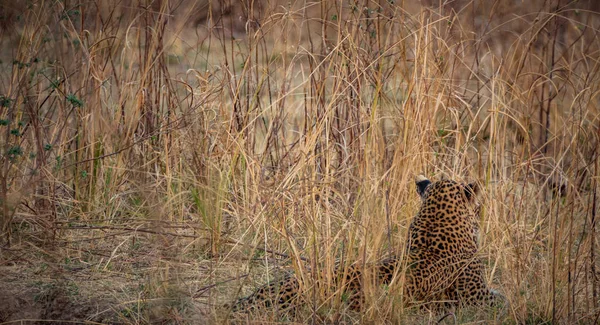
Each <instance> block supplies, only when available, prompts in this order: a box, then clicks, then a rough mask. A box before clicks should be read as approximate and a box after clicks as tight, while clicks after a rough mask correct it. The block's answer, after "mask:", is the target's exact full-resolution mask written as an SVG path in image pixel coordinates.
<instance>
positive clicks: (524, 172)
mask: <svg viewBox="0 0 600 325" xmlns="http://www.w3.org/2000/svg"><path fill="white" fill-rule="evenodd" d="M0 8H2V17H3V23H2V24H1V26H0V27H2V29H1V35H2V37H1V42H2V49H3V50H2V51H1V53H0V54H1V55H2V67H3V68H2V70H1V71H2V72H1V76H2V77H1V78H0V93H1V94H2V97H1V100H0V106H2V110H1V114H0V129H3V131H2V132H0V144H1V146H2V155H1V156H0V160H1V164H0V189H1V191H0V208H1V211H2V213H1V218H0V221H1V226H2V242H3V244H2V261H3V262H2V267H3V268H5V270H8V271H10V270H13V271H14V270H18V272H21V273H23V274H26V275H30V276H29V277H24V278H22V279H21V281H22V283H23V285H25V286H26V285H29V284H30V285H31V286H33V287H34V288H35V290H37V292H40V294H42V293H44V292H45V293H47V292H48V286H46V285H45V284H44V285H40V284H39V281H38V282H36V278H40V277H42V278H44V279H46V282H47V283H50V284H52V286H53V288H54V287H66V288H67V289H68V290H63V291H60V292H62V293H63V294H64V295H66V296H68V299H69V301H70V302H69V303H70V304H71V305H77V304H84V303H85V301H88V300H91V301H94V300H96V301H101V302H102V304H101V305H102V308H104V309H102V308H101V310H102V312H84V311H81V312H79V313H75V311H72V312H70V313H69V312H67V311H63V312H62V314H60V313H59V314H58V315H57V314H52V315H54V316H52V317H50V316H47V317H46V318H52V319H80V318H82V317H85V318H87V319H90V320H96V321H105V322H114V321H118V322H124V323H153V322H159V321H160V322H177V323H197V322H200V321H210V322H225V321H226V320H227V319H229V318H231V317H234V318H235V317H237V319H238V320H239V319H240V317H243V316H240V315H233V314H232V313H231V311H230V310H229V309H228V308H225V307H222V306H223V305H224V304H226V303H229V302H231V301H233V300H234V299H235V298H236V297H238V296H241V295H244V294H246V293H248V292H249V291H251V290H252V288H254V287H256V286H257V285H261V284H263V283H266V282H268V281H273V280H274V279H276V278H277V276H278V274H281V272H283V270H282V269H287V270H293V272H295V273H296V275H297V276H298V278H299V279H300V280H301V284H302V288H303V294H304V295H305V297H308V299H307V301H308V302H309V303H308V304H306V305H304V306H302V308H300V309H299V310H298V312H297V314H295V315H293V314H280V313H278V312H277V311H264V312H262V313H260V314H257V315H252V317H253V318H252V320H254V321H257V322H264V321H267V320H271V321H285V320H287V321H297V322H313V323H325V322H336V321H337V322H345V323H353V322H357V323H366V322H369V323H399V322H400V323H406V322H423V323H424V322H435V321H436V320H437V319H438V318H436V317H435V316H432V315H423V314H421V313H420V312H419V311H415V310H411V309H407V308H405V307H404V305H403V304H402V290H401V289H402V280H401V279H402V278H401V276H399V277H397V280H396V281H394V282H393V283H392V284H391V285H390V286H389V287H383V288H382V287H380V286H377V285H375V284H374V283H371V282H368V281H367V283H366V284H365V288H364V293H365V299H366V301H365V308H364V309H363V311H362V312H361V313H356V312H353V311H351V310H348V308H347V305H346V304H345V303H344V302H345V300H346V299H347V297H346V296H345V294H343V293H342V292H341V291H340V288H339V287H337V286H335V285H334V283H335V281H336V279H335V278H336V276H335V274H334V269H335V268H336V265H338V264H339V265H342V268H341V269H342V270H343V269H345V266H350V265H351V264H352V263H359V264H360V265H363V266H364V268H365V269H368V268H369V265H371V264H372V263H375V262H377V261H378V260H380V259H382V258H384V257H386V256H390V255H399V256H401V255H402V254H403V251H402V249H403V248H404V240H405V237H406V230H407V226H408V225H409V223H410V221H411V218H412V217H413V216H414V214H415V213H416V211H417V209H418V204H419V202H418V199H417V196H416V193H415V191H414V189H413V188H414V185H413V177H414V175H415V174H417V173H426V174H428V175H430V176H431V177H432V178H440V177H450V178H454V179H457V180H469V181H471V180H475V181H478V182H480V184H481V188H482V189H484V191H483V194H482V195H481V197H480V201H481V203H482V206H483V213H482V220H481V223H482V230H483V231H482V241H481V256H482V258H484V260H485V261H486V265H487V274H488V276H489V281H490V283H491V284H492V286H493V287H495V288H497V289H498V290H500V291H502V292H503V293H504V295H505V296H506V297H507V299H508V300H509V301H510V305H509V307H508V310H507V311H506V315H504V316H503V318H499V317H500V316H499V315H498V314H497V313H495V312H494V311H483V312H481V311H475V312H473V311H466V312H463V313H458V314H457V315H456V318H455V320H456V321H459V322H464V321H475V320H497V321H502V322H507V323H531V324H533V323H536V324H537V323H597V322H598V319H599V317H600V308H599V306H598V305H599V303H600V299H599V298H598V294H599V292H598V290H599V289H600V286H599V282H598V276H599V274H600V273H599V271H598V270H597V267H598V264H599V262H600V259H599V258H598V251H597V250H598V248H599V246H598V241H597V239H596V237H597V235H596V233H597V230H596V215H597V213H598V202H597V201H598V199H597V191H598V177H599V175H600V170H599V167H600V166H599V162H598V154H599V153H598V147H599V144H598V140H599V137H600V122H599V118H600V112H599V101H598V94H599V90H600V80H599V78H600V74H599V73H598V67H599V64H598V63H599V62H598V58H599V57H600V56H599V49H600V48H599V47H600V42H599V40H598V28H599V24H600V19H599V18H598V12H597V10H598V8H597V6H596V5H595V4H594V3H593V2H591V1H590V2H581V1H580V2H564V1H558V0H556V1H530V2H511V1H504V0H497V1H492V2H485V1H480V2H468V1H458V2H452V3H450V4H445V3H444V2H435V3H428V4H426V5H423V6H421V5H420V4H419V3H418V2H416V1H368V0H365V1H321V2H309V1H231V2H229V1H223V2H215V1H198V2H195V1H186V0H172V1H167V0H165V1H150V0H147V1H145V0H139V1H132V2H123V1H116V0H114V1H113V0H111V1H87V2H78V1H42V0H40V1H29V2H20V3H13V2H12V1H3V2H2V3H0ZM44 265H45V266H44ZM75 272H84V274H85V275H86V278H85V279H86V280H81V279H79V278H78V277H76V276H75V275H74V274H75ZM34 276H35V277H36V278H33V277H34ZM38 280H39V279H38ZM73 286H75V287H76V288H78V290H72V288H73ZM7 292H8V291H7ZM47 296H48V295H47ZM86 299H87V300H86ZM38 302H39V301H38ZM48 306H49V305H45V308H46V309H47V308H50V307H48ZM6 314H7V315H9V316H7V318H6V320H15V319H19V314H18V312H16V313H12V314H11V313H10V310H9V312H6ZM246 320H249V319H246ZM445 321H449V319H448V318H447V319H446V320H445Z"/></svg>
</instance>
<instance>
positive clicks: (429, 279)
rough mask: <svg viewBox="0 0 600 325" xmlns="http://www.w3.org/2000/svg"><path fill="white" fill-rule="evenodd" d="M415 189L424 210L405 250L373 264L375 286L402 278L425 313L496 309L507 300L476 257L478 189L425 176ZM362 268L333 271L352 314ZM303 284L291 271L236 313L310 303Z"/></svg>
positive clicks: (359, 298)
mask: <svg viewBox="0 0 600 325" xmlns="http://www.w3.org/2000/svg"><path fill="white" fill-rule="evenodd" d="M415 185H416V191H417V193H418V194H419V196H420V198H421V206H420V208H419V210H418V212H417V214H416V215H415V217H414V218H413V219H412V222H411V223H410V225H409V228H408V235H407V239H406V245H405V252H404V253H403V254H399V255H398V256H395V255H393V256H390V257H387V258H384V259H381V260H379V261H377V262H374V263H371V264H370V266H369V269H370V271H371V273H374V274H375V275H376V276H375V280H376V282H377V284H379V285H388V286H389V285H390V284H391V283H392V282H393V281H397V282H402V280H403V283H404V285H403V288H404V297H405V301H406V304H407V305H418V306H421V308H426V309H430V308H431V309H436V310H440V309H448V308H453V307H461V306H471V305H475V306H486V305H487V306H493V305H497V304H498V301H499V300H500V298H503V296H502V295H501V294H500V293H499V292H498V291H496V290H494V289H491V288H490V286H489V285H488V284H487V282H486V277H485V265H484V263H483V260H482V259H481V258H480V257H479V256H478V251H479V240H480V236H481V234H480V227H479V222H480V217H479V216H480V213H481V206H480V205H479V204H478V203H477V200H476V196H477V194H478V192H479V186H478V185H477V184H476V183H470V184H465V183H461V182H458V181H455V180H451V179H441V180H438V181H435V182H432V181H430V180H429V179H428V178H426V177H425V176H423V175H418V176H416V177H415ZM364 270H366V268H365V267H364V264H363V265H362V266H361V263H354V264H352V265H350V267H342V266H338V267H337V268H336V270H335V276H336V278H337V282H336V283H337V284H341V285H342V286H344V288H343V290H342V292H348V293H349V294H348V295H347V297H348V299H347V300H348V303H349V305H350V307H351V308H352V309H354V310H360V309H361V308H362V303H363V301H364V296H363V294H362V290H361V287H362V283H363V281H364V273H363V271H364ZM401 274H403V275H404V276H399V275H401ZM300 282H301V281H300V279H299V278H298V277H297V276H296V275H295V273H294V272H287V273H286V274H285V275H284V276H282V277H280V278H278V279H276V280H275V281H272V282H269V283H267V284H266V285H263V286H262V287H259V288H258V289H256V290H255V291H254V292H252V293H251V294H250V295H248V296H246V297H242V298H239V299H237V300H236V301H235V302H234V303H233V304H232V310H233V311H234V312H253V311H257V310H260V309H264V308H276V309H277V310H278V311H282V312H285V311H290V310H291V311H293V310H295V307H296V306H300V305H302V304H304V303H306V302H307V301H306V298H305V297H304V295H303V291H302V288H303V286H302V285H301V283H300Z"/></svg>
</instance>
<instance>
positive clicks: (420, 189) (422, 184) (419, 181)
mask: <svg viewBox="0 0 600 325" xmlns="http://www.w3.org/2000/svg"><path fill="white" fill-rule="evenodd" d="M415 184H416V185H417V193H419V195H420V196H421V198H424V197H425V190H427V187H428V186H429V185H431V181H430V180H428V179H427V177H425V176H423V175H417V177H415Z"/></svg>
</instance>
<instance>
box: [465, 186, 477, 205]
mask: <svg viewBox="0 0 600 325" xmlns="http://www.w3.org/2000/svg"><path fill="white" fill-rule="evenodd" d="M477 193H479V185H477V183H470V184H467V185H465V196H466V197H467V200H468V201H473V198H475V196H476V195H477Z"/></svg>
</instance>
